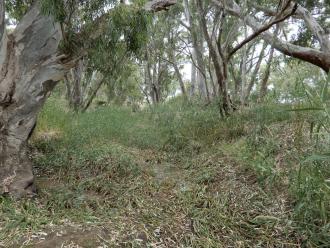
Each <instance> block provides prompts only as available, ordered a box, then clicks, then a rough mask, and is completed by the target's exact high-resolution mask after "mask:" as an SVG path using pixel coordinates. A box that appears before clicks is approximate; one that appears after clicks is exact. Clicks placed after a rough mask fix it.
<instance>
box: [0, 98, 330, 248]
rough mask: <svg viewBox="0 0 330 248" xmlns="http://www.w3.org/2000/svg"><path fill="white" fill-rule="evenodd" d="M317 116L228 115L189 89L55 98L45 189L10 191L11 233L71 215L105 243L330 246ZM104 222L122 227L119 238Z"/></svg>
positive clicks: (45, 115)
mask: <svg viewBox="0 0 330 248" xmlns="http://www.w3.org/2000/svg"><path fill="white" fill-rule="evenodd" d="M308 116H310V117H312V116H311V115H310V114H309V115H308ZM95 120H97V121H95ZM305 120H306V119H305V117H304V116H302V115H301V114H300V112H294V111H288V105H283V106H280V105H278V106H274V105H269V106H267V105H264V106H263V107H258V108H249V109H246V110H244V111H242V112H241V113H235V114H234V115H232V116H231V117H229V118H226V119H223V118H221V117H220V115H219V112H218V109H217V107H216V105H213V104H211V105H209V106H204V105H203V104H202V103H201V102H200V101H198V100H196V101H195V102H191V103H190V104H189V105H188V104H184V103H183V102H182V99H180V98H178V99H173V100H171V101H170V102H168V103H165V104H162V105H159V106H157V107H154V108H152V109H149V108H146V109H145V110H141V111H140V112H138V113H136V112H132V110H131V109H130V108H127V107H111V108H108V107H98V108H97V109H96V110H94V111H91V112H88V113H84V114H72V113H71V112H68V111H67V110H66V107H65V104H64V102H63V101H59V100H58V99H57V98H56V97H55V98H51V100H50V101H48V102H47V105H46V107H45V109H44V110H43V112H42V113H41V115H40V117H39V121H38V126H37V130H36V132H35V133H34V135H33V137H32V140H31V149H33V151H34V155H33V159H34V163H35V170H36V171H37V174H38V175H39V176H38V178H37V185H38V186H39V188H40V189H39V192H38V197H37V198H36V200H33V201H29V200H28V201H24V202H22V203H20V204H18V203H15V202H13V201H11V200H10V199H6V198H1V208H0V212H1V216H2V217H1V219H0V222H1V223H2V224H1V225H2V229H1V235H2V236H1V238H2V240H4V241H2V242H3V244H9V242H10V241H12V240H17V241H18V240H19V239H17V238H19V237H25V238H28V237H30V238H31V237H32V236H31V235H33V234H34V238H31V240H30V241H29V242H30V244H33V242H36V240H38V238H37V236H36V235H35V233H40V232H42V233H46V234H47V235H48V233H49V232H50V233H52V232H53V231H54V230H55V231H58V230H61V229H62V228H63V225H67V224H64V223H70V225H71V227H70V228H71V229H74V230H75V232H77V233H78V234H77V235H78V237H79V233H82V236H83V235H84V233H83V231H82V229H81V227H80V225H82V226H83V228H91V230H94V232H96V233H98V235H100V237H101V238H96V240H95V242H96V243H97V244H102V242H103V244H112V245H119V244H121V245H123V244H130V245H134V244H135V245H142V244H145V245H148V244H149V245H150V244H152V243H153V242H162V243H163V244H164V245H170V244H177V245H179V244H180V245H186V246H192V247H201V246H202V247H213V246H217V245H219V244H221V245H222V246H228V245H243V246H251V245H253V244H255V242H258V243H259V244H260V245H262V246H265V245H268V246H275V245H278V244H282V245H284V244H290V245H292V246H294V245H297V244H305V245H306V246H307V247H308V246H322V245H323V246H324V245H326V244H328V242H329V236H328V217H329V207H328V204H327V202H329V195H330V194H329V187H328V182H327V179H328V178H329V174H328V166H329V163H328V160H327V159H326V157H325V156H324V157H321V156H320V155H318V156H316V155H312V154H316V153H317V152H318V151H319V150H318V149H319V148H318V147H316V146H313V145H312V144H313V142H314V141H315V140H311V138H310V135H308V134H307V135H305V132H307V131H308V130H309V126H308V125H307V124H306V121H305ZM299 123H304V125H303V126H302V127H301V125H300V124H299ZM252 127H253V128H252ZM297 128H298V129H299V128H302V129H303V130H305V131H297V130H296V129H297ZM298 140H299V142H298ZM319 142H320V141H319ZM307 143H308V144H310V145H309V146H308V147H306V144H307ZM113 220H115V223H113ZM49 223H52V225H53V226H52V227H50V226H49ZM110 223H111V224H110ZM133 223H134V224H133ZM132 225H133V226H132ZM100 227H103V228H106V229H107V230H108V231H109V232H114V230H119V231H118V232H117V234H116V237H115V238H114V239H113V240H112V241H111V240H109V236H107V235H106V234H104V233H102V232H100V231H97V230H99V228H100ZM64 229H65V228H64ZM80 238H82V237H80ZM63 242H64V241H63ZM77 242H78V243H79V238H78V241H77ZM171 242H172V243H171ZM205 244H207V245H205Z"/></svg>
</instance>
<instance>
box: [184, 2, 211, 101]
mask: <svg viewBox="0 0 330 248" xmlns="http://www.w3.org/2000/svg"><path fill="white" fill-rule="evenodd" d="M183 7H184V16H185V22H181V25H183V26H184V27H185V28H186V29H187V31H188V33H189V39H188V42H190V43H191V56H190V57H191V58H190V59H191V62H192V63H191V64H192V66H191V68H192V69H191V92H190V94H191V95H194V94H195V93H196V92H197V90H198V91H199V95H201V96H203V97H206V98H207V99H208V100H210V90H209V86H208V84H207V73H206V71H207V70H206V58H205V55H204V52H205V48H204V38H203V35H201V34H202V30H201V27H200V25H199V21H198V13H197V6H196V1H195V0H183Z"/></svg>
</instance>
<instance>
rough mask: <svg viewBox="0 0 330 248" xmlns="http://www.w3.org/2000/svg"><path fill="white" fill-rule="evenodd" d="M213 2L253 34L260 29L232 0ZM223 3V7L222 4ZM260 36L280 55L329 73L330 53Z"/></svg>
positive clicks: (266, 32)
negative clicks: (238, 19)
mask: <svg viewBox="0 0 330 248" xmlns="http://www.w3.org/2000/svg"><path fill="white" fill-rule="evenodd" d="M221 1H222V2H219V0H213V3H215V4H216V5H218V6H220V7H224V6H225V9H226V11H227V12H228V13H229V14H230V15H233V16H236V17H238V18H241V19H243V18H244V21H245V22H246V24H247V25H249V26H250V27H251V28H252V29H253V30H255V32H256V31H257V30H259V29H261V28H262V25H261V24H260V23H259V22H258V20H257V19H256V18H255V17H253V16H251V15H245V16H244V17H243V16H242V11H241V8H240V6H239V5H238V4H237V3H236V2H235V1H234V0H221ZM223 2H225V5H224V4H223ZM260 36H261V37H262V38H263V39H264V40H265V41H266V42H267V43H269V44H272V45H273V46H274V48H275V49H276V50H278V51H280V52H281V53H283V54H285V55H288V56H290V57H293V58H298V59H300V60H303V61H306V62H309V63H311V64H313V65H316V66H318V67H320V68H322V69H323V70H324V71H325V72H329V71H330V51H319V50H317V49H314V48H308V47H302V46H297V45H294V44H291V43H290V42H286V41H283V40H281V39H279V38H278V37H276V36H275V35H274V34H272V33H270V32H268V31H264V32H263V33H261V34H260Z"/></svg>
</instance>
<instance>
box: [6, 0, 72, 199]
mask: <svg viewBox="0 0 330 248" xmlns="http://www.w3.org/2000/svg"><path fill="white" fill-rule="evenodd" d="M4 5H5V3H4V1H1V3H0V194H4V193H8V194H10V195H12V196H14V197H21V196H24V195H29V194H33V193H34V178H33V173H32V164H31V161H30V160H29V157H28V156H27V140H28V138H29V136H30V134H31V132H32V130H33V127H34V126H35V123H36V119H37V114H38V112H39V111H40V109H41V107H42V106H43V104H44V102H45V100H46V98H47V97H48V96H49V94H50V91H51V90H52V89H53V88H54V86H55V85H56V83H57V82H58V81H59V80H61V79H62V78H63V77H64V75H65V73H66V71H67V70H66V69H65V67H64V66H63V65H61V64H60V63H59V59H60V58H59V57H58V56H57V51H58V46H59V43H60V41H61V39H62V36H61V32H60V26H59V25H58V24H56V23H54V21H53V19H52V18H51V17H47V16H44V15H42V14H41V13H40V9H39V6H38V4H34V5H33V6H32V7H31V9H30V10H29V12H28V13H27V14H26V15H25V16H24V17H23V19H22V20H21V22H20V24H19V25H18V26H17V27H16V29H15V31H14V32H13V33H12V34H10V35H8V34H7V31H6V27H5V23H4V21H5V20H4V18H5V10H4Z"/></svg>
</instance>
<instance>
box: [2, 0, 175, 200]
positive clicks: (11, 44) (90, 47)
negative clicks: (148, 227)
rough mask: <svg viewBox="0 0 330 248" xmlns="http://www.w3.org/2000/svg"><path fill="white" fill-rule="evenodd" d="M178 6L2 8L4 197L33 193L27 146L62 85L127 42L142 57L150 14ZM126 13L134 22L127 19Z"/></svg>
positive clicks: (7, 4)
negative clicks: (87, 62)
mask: <svg viewBox="0 0 330 248" xmlns="http://www.w3.org/2000/svg"><path fill="white" fill-rule="evenodd" d="M175 2H176V1H175V0H155V1H151V2H148V3H147V4H146V5H145V6H144V8H141V5H140V8H135V7H134V6H127V7H125V8H124V7H121V8H122V9H121V10H122V11H121V12H118V11H114V7H115V6H116V5H117V4H118V2H117V1H114V0H103V1H101V0H91V1H75V0H70V1H69V0H59V1H53V0H41V1H30V0H26V1H18V0H17V1H15V0H2V1H1V2H0V194H4V193H8V194H11V195H13V196H18V197H19V196H23V195H26V194H31V193H32V192H33V190H34V176H33V173H32V164H31V162H30V160H29V157H28V154H27V153H28V151H27V147H26V145H27V140H28V138H29V136H30V133H31V131H32V129H33V127H34V126H35V123H36V118H37V114H38V112H39V111H40V109H41V108H42V106H43V104H44V102H45V100H46V99H47V97H48V96H49V95H50V92H51V91H52V89H53V88H54V86H55V85H56V84H57V82H58V81H60V80H62V79H63V77H64V75H65V74H67V72H68V70H69V69H71V68H72V67H74V66H75V64H76V62H77V61H78V60H80V59H81V57H82V56H89V57H93V56H100V57H101V58H104V59H106V57H103V55H104V54H106V53H105V52H104V51H105V49H104V48H106V49H107V50H108V53H111V48H113V47H115V46H114V43H115V41H118V40H120V39H121V37H124V39H125V41H126V43H127V47H128V49H129V51H132V52H134V51H136V50H137V49H138V47H139V42H140V40H141V39H142V40H143V39H144V37H146V26H147V23H148V21H147V19H146V18H147V17H146V15H145V10H148V11H158V10H162V9H166V8H167V7H168V6H170V5H173V4H174V3H175ZM142 7H143V6H142ZM142 9H144V10H142ZM6 11H7V14H8V15H9V16H10V17H11V18H16V19H17V22H18V24H17V27H16V28H15V30H14V31H13V32H9V31H8V27H7V26H6V19H5V16H6ZM123 12H125V13H126V15H125V16H126V17H128V16H129V17H130V18H122V17H123V14H122V13H123ZM128 13H129V14H128ZM114 31H115V32H114ZM93 61H97V60H93ZM103 62H104V61H102V60H100V61H98V62H96V63H94V66H95V67H96V68H97V69H98V70H99V71H101V72H102V71H104V70H107V69H108V68H107V67H106V64H104V63H103ZM119 63H120V61H119Z"/></svg>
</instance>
